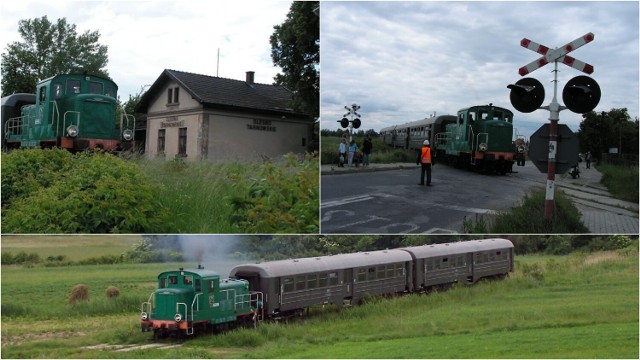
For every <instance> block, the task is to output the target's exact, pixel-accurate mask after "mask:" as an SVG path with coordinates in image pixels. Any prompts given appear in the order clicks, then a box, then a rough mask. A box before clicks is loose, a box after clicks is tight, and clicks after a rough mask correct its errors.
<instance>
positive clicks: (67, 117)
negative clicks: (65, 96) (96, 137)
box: [62, 111, 80, 135]
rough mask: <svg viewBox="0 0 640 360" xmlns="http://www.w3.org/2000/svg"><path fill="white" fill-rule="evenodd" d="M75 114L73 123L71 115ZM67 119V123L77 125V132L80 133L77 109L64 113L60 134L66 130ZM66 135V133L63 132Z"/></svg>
mask: <svg viewBox="0 0 640 360" xmlns="http://www.w3.org/2000/svg"><path fill="white" fill-rule="evenodd" d="M73 115H75V117H76V119H75V120H76V122H75V124H74V123H73V119H72V118H71V116H73ZM67 119H68V120H69V125H68V126H71V125H75V126H77V127H78V134H79V133H80V112H79V111H67V112H65V113H64V120H63V122H62V134H65V133H64V131H66V129H67ZM65 135H66V134H65Z"/></svg>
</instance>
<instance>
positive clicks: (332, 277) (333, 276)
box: [329, 272, 351, 285]
mask: <svg viewBox="0 0 640 360" xmlns="http://www.w3.org/2000/svg"><path fill="white" fill-rule="evenodd" d="M349 281H351V280H349ZM329 285H338V273H335V272H332V273H329Z"/></svg>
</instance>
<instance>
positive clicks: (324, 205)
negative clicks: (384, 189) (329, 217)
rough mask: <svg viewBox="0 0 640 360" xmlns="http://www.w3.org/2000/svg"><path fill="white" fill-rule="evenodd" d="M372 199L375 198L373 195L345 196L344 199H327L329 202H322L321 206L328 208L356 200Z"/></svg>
mask: <svg viewBox="0 0 640 360" xmlns="http://www.w3.org/2000/svg"><path fill="white" fill-rule="evenodd" d="M371 199H373V196H370V195H360V196H354V197H350V198H344V199H340V200H333V201H327V202H324V203H322V204H321V207H322V208H323V209H326V208H330V207H335V206H342V205H346V204H351V203H354V202H359V201H367V200H371Z"/></svg>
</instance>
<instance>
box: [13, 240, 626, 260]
mask: <svg viewBox="0 0 640 360" xmlns="http://www.w3.org/2000/svg"><path fill="white" fill-rule="evenodd" d="M492 237H502V238H506V239H509V240H511V241H512V242H513V244H514V246H515V253H516V254H517V255H524V254H533V253H545V254H550V255H564V254H569V253H571V252H574V251H584V252H593V251H605V250H618V249H624V248H628V247H632V246H633V247H635V248H637V247H638V237H637V236H634V237H630V236H625V235H610V236H608V235H505V236H468V235H429V236H419V235H325V236H323V235H320V236H318V235H303V236H300V235H259V236H227V237H225V238H224V241H222V240H221V239H216V238H215V237H214V236H212V237H210V238H209V237H207V236H199V238H200V240H201V241H202V240H203V239H204V241H205V242H207V241H210V242H211V243H213V242H216V241H220V242H224V243H225V246H224V248H225V252H226V254H224V255H223V256H227V257H229V258H232V259H251V260H279V259H289V258H301V257H311V256H322V255H335V254H340V253H354V252H361V251H373V250H384V249H394V248H399V247H406V246H419V245H425V244H436V243H446V242H453V241H464V240H474V239H486V238H492ZM189 238H190V236H180V235H167V236H164V235H157V236H156V235H151V236H146V237H144V238H143V239H142V240H141V241H140V242H138V243H137V244H135V245H134V246H133V247H132V249H130V250H128V251H126V252H125V253H123V254H120V255H103V256H100V257H94V258H89V259H85V260H81V261H73V260H72V259H69V258H67V257H66V256H64V255H58V256H48V257H46V258H43V257H40V256H39V255H38V254H37V253H26V252H18V253H17V254H15V255H14V254H12V253H10V252H3V253H2V264H3V265H16V264H17V265H23V266H66V265H92V264H119V263H158V262H182V261H187V260H186V256H185V254H184V252H183V250H182V249H183V244H182V242H184V241H189ZM217 255H218V256H219V255H220V254H217Z"/></svg>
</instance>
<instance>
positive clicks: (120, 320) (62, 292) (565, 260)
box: [2, 239, 639, 358]
mask: <svg viewBox="0 0 640 360" xmlns="http://www.w3.org/2000/svg"><path fill="white" fill-rule="evenodd" d="M3 241H4V239H3ZM71 249H73V247H71ZM74 251H75V250H74ZM637 251H638V249H637V243H636V245H635V246H634V247H633V248H630V249H626V250H624V251H618V252H598V253H592V254H579V253H573V254H571V255H568V256H542V255H535V256H517V257H516V271H515V273H513V274H512V275H511V276H510V277H509V278H507V279H506V280H503V281H486V282H481V283H479V284H477V285H475V286H455V287H454V288H452V289H450V290H449V291H446V292H438V293H432V294H429V295H412V296H404V297H399V298H394V299H382V298H373V299H369V300H368V301H367V303H366V304H364V305H361V306H356V307H353V308H349V309H336V308H334V307H325V308H324V309H321V308H319V309H312V311H311V312H310V314H308V316H306V317H305V318H302V319H297V320H295V321H290V322H288V323H284V322H282V323H262V324H260V325H259V327H258V328H257V329H239V330H235V331H231V332H228V333H225V334H217V335H216V334H205V335H201V336H198V337H196V338H193V339H189V340H186V341H178V340H165V341H162V342H154V341H153V340H152V339H151V335H150V334H149V333H141V332H140V330H139V323H138V313H139V311H140V303H141V302H142V301H145V300H146V299H147V298H148V296H149V294H150V293H151V291H152V290H153V288H154V286H155V277H156V275H157V273H158V272H160V271H163V270H166V269H168V268H175V267H177V266H191V265H192V264H151V265H142V264H135V265H133V264H121V265H113V266H105V265H93V266H68V267H59V268H44V267H33V268H23V267H14V266H3V267H2V356H3V357H5V358H200V357H210V358H211V357H213V358H594V357H595V358H638V356H639V354H638V335H639V334H638V325H639V324H638V280H639V279H638V255H637ZM78 283H83V284H86V285H87V286H88V287H89V290H90V301H89V303H87V304H81V305H76V306H70V305H68V304H67V297H68V295H69V293H70V291H71V288H72V287H73V286H74V285H75V284H78ZM110 285H114V286H117V287H118V288H119V289H120V291H121V296H120V297H119V298H118V299H116V300H115V301H114V299H107V298H106V297H105V296H104V290H105V288H106V287H107V286H110ZM141 346H150V347H148V348H141Z"/></svg>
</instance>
